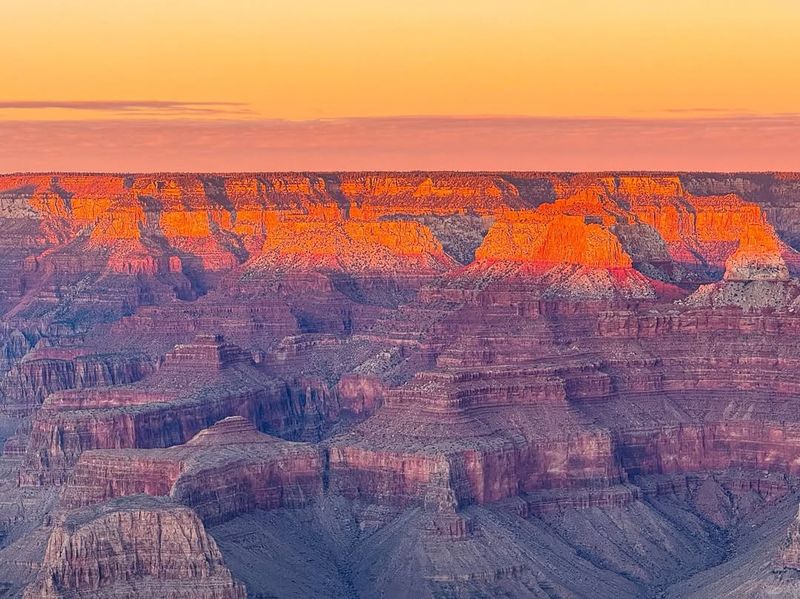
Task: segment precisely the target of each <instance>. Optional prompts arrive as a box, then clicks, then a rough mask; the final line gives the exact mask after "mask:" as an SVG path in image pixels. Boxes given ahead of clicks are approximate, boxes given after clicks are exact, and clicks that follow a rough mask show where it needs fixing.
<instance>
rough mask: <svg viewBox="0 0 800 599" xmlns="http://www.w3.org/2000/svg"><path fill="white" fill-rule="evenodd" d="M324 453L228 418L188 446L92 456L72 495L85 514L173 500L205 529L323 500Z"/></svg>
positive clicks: (82, 464)
mask: <svg viewBox="0 0 800 599" xmlns="http://www.w3.org/2000/svg"><path fill="white" fill-rule="evenodd" d="M322 469H323V460H322V456H321V455H320V452H319V450H317V449H316V448H314V447H313V446H311V445H309V444H306V443H292V442H289V441H283V440H282V439H278V438H276V437H271V436H269V435H265V434H263V433H259V432H258V431H257V430H256V429H255V427H254V426H253V424H252V423H251V422H250V421H248V420H245V419H244V418H242V417H240V416H231V417H228V418H225V419H223V420H221V421H219V422H217V423H216V424H214V425H213V426H212V427H210V428H208V429H205V430H203V431H201V432H199V433H198V434H197V435H196V436H195V437H194V438H192V439H191V440H189V441H188V442H187V443H186V444H185V445H177V446H173V447H170V448H168V449H129V450H115V451H103V450H96V451H88V452H85V453H83V454H82V455H81V458H80V460H79V461H78V464H77V466H76V468H75V471H74V473H73V475H72V476H71V479H70V482H69V485H68V486H67V488H66V489H65V492H64V498H63V499H64V505H67V506H71V507H78V506H82V505H89V504H93V503H100V502H102V501H106V500H109V499H113V498H116V497H124V496H128V495H135V494H139V493H147V494H149V495H156V496H170V497H172V498H173V499H174V500H176V501H178V502H180V503H182V504H184V505H187V506H190V507H192V508H193V509H194V511H195V512H196V513H197V514H198V515H199V516H200V517H201V518H202V519H203V521H204V522H219V521H222V520H226V519H230V518H231V517H233V516H235V515H238V514H241V513H245V512H248V511H252V510H254V509H264V510H266V509H277V508H280V507H302V506H304V505H307V504H308V503H309V502H311V501H313V500H314V499H315V498H316V497H318V496H319V495H320V494H321V492H322Z"/></svg>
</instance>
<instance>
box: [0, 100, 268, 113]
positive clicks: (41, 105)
mask: <svg viewBox="0 0 800 599" xmlns="http://www.w3.org/2000/svg"><path fill="white" fill-rule="evenodd" d="M52 109H61V110H83V111H91V112H116V113H136V114H140V115H144V116H151V115H159V114H165V115H180V114H184V115H186V114H220V115H221V114H249V113H251V112H252V111H251V110H250V108H249V107H248V105H247V104H244V103H242V102H191V101H188V102H186V101H177V100H0V110H52Z"/></svg>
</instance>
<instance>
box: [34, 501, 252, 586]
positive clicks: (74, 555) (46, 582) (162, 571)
mask: <svg viewBox="0 0 800 599" xmlns="http://www.w3.org/2000/svg"><path fill="white" fill-rule="evenodd" d="M155 595H157V596H159V597H168V598H171V599H178V598H186V599H188V598H189V597H201V598H208V599H244V597H246V593H245V589H244V585H242V584H241V583H238V582H236V581H235V580H234V579H233V577H232V576H231V573H230V571H229V570H228V569H227V568H226V566H225V563H224V561H223V559H222V555H221V554H220V552H219V549H218V548H217V544H216V543H215V542H214V539H213V538H211V537H210V536H209V535H208V534H207V533H206V531H205V528H204V527H203V524H202V523H201V522H200V520H199V519H198V518H197V516H196V515H195V514H194V513H193V512H192V511H191V510H189V509H187V508H185V507H181V506H178V505H175V504H173V503H172V502H170V501H164V500H160V499H156V498H152V497H147V496H142V495H140V496H135V497H129V498H125V499H122V500H117V501H114V502H111V503H107V504H104V505H101V506H96V507H92V508H87V509H83V510H78V511H74V512H69V513H67V514H65V515H63V516H61V517H60V518H58V519H57V521H56V522H55V524H54V526H53V531H52V532H51V534H50V539H49V541H48V543H47V550H46V552H45V557H44V562H43V564H42V569H41V572H40V574H39V577H38V578H37V580H36V581H35V582H34V583H33V584H32V585H30V586H29V587H28V588H27V589H26V590H25V594H24V596H25V597H26V598H29V599H32V598H34V597H110V596H120V597H123V596H124V597H142V598H144V597H153V596H155Z"/></svg>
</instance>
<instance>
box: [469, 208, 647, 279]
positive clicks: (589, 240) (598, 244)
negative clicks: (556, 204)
mask: <svg viewBox="0 0 800 599" xmlns="http://www.w3.org/2000/svg"><path fill="white" fill-rule="evenodd" d="M475 257H476V259H478V260H504V261H512V262H542V263H550V264H577V265H581V266H591V267H596V268H629V267H631V265H632V261H631V257H630V256H629V255H628V254H627V253H626V252H625V250H624V249H623V248H622V245H621V244H620V242H619V240H618V239H617V237H616V236H615V235H614V234H613V233H611V232H610V231H609V230H608V229H606V228H605V227H604V226H602V225H601V224H598V223H593V222H586V217H583V216H573V215H563V214H562V215H557V216H554V217H553V218H552V219H550V220H544V219H542V218H535V217H531V216H524V215H517V216H516V220H511V219H510V220H505V221H498V222H496V223H495V224H494V225H493V226H492V227H491V228H490V229H489V233H488V234H487V235H486V239H484V242H483V244H482V245H481V247H479V248H478V250H477V251H476V253H475Z"/></svg>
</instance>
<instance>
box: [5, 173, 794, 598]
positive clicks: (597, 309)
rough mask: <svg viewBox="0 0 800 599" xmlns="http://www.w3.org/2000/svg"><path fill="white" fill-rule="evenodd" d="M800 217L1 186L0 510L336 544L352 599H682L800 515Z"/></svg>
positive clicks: (779, 179) (190, 189)
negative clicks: (112, 517)
mask: <svg viewBox="0 0 800 599" xmlns="http://www.w3.org/2000/svg"><path fill="white" fill-rule="evenodd" d="M799 206H800V188H798V186H797V181H796V178H792V177H790V176H787V175H779V174H775V175H735V176H734V175H730V176H724V175H713V174H708V175H706V174H704V175H691V174H683V175H680V176H678V175H670V174H647V175H642V174H635V173H620V174H615V173H605V174H602V173H601V174H548V173H542V174H536V173H513V174H512V173H509V174H504V173H494V174H493V173H480V174H452V173H431V174H427V173H407V174H391V173H336V174H319V175H317V174H241V175H191V174H186V175H172V174H157V175H131V176H127V175H108V176H101V175H96V176H93V175H85V176H84V175H74V176H72V175H69V176H68V175H41V176H23V175H19V176H8V177H0V233H2V235H0V238H2V239H1V240H0V245H2V247H0V249H2V250H3V251H0V282H2V285H0V313H2V317H3V322H2V325H1V326H0V392H1V393H2V395H0V405H1V406H2V410H0V412H2V413H3V415H4V417H7V418H9V419H10V420H9V424H8V425H6V424H5V421H4V425H3V426H4V428H3V438H4V439H6V438H7V439H8V441H7V442H6V443H5V445H6V454H7V455H6V456H5V457H3V458H1V459H2V460H4V461H2V462H0V466H2V468H0V472H2V473H4V474H3V476H4V477H5V479H6V481H5V482H4V483H3V484H4V485H5V486H0V493H5V492H6V491H7V490H8V489H14V492H16V493H20V494H28V496H30V497H34V496H38V495H39V494H41V495H44V494H47V493H51V494H52V495H53V496H55V495H56V491H55V490H53V489H52V488H51V487H52V486H53V485H62V488H61V489H60V491H59V494H60V497H61V506H62V508H64V509H66V508H78V507H81V506H84V508H85V506H87V505H90V504H91V505H95V506H97V505H102V502H104V501H108V500H112V501H120V498H123V499H124V498H125V497H126V496H132V495H134V494H138V493H144V494H149V495H158V496H164V497H167V496H169V498H171V500H172V501H175V502H178V503H180V504H183V506H184V507H185V508H190V509H192V510H194V512H196V513H197V514H198V515H199V517H200V518H201V519H202V520H203V521H205V522H207V523H209V524H213V525H214V526H215V528H216V527H219V530H221V531H224V530H228V529H226V528H225V527H226V526H231V527H232V528H231V530H234V531H235V530H237V529H236V526H237V524H236V523H237V522H244V521H248V522H251V521H252V522H260V523H262V524H263V523H264V522H269V523H271V524H270V526H273V527H274V530H275V531H282V532H283V533H284V534H283V538H284V539H286V538H288V537H290V536H291V531H294V530H302V531H305V532H304V533H303V534H306V533H308V539H312V540H316V541H320V542H322V540H324V539H322V537H324V536H325V535H329V536H330V538H331V539H335V540H334V541H330V542H331V543H333V545H332V546H333V547H335V551H334V550H331V551H330V556H328V557H324V556H323V557H324V559H323V557H319V556H317V557H319V559H317V557H314V558H309V559H312V561H313V560H317V561H315V562H314V563H318V564H320V567H321V568H323V569H324V570H325V572H326V574H325V575H326V576H329V577H330V578H331V580H335V581H336V582H335V584H334V587H335V588H336V589H340V590H341V589H344V590H343V591H342V593H340V594H348V593H349V594H357V591H355V590H353V589H354V588H355V589H359V590H364V589H365V588H368V586H369V585H365V584H364V583H363V581H365V580H372V581H373V582H374V581H375V580H377V579H380V580H381V581H384V582H385V584H386V585H387V587H386V588H390V589H393V590H396V591H397V592H398V593H399V595H398V596H402V593H403V592H404V591H403V588H404V587H403V585H402V584H398V583H397V581H398V580H406V579H408V580H411V581H412V584H411V586H413V592H414V593H416V595H415V596H448V595H450V596H453V595H454V596H472V595H481V594H483V595H493V594H501V593H508V594H520V593H524V592H525V591H524V590H523V589H528V591H530V590H531V589H534V590H535V592H537V593H540V594H543V595H547V594H550V595H559V594H570V593H573V594H579V595H580V594H586V593H587V592H589V591H588V590H587V589H590V588H591V585H589V586H587V585H585V584H583V583H582V582H581V581H579V580H574V579H573V578H574V577H564V576H561V575H558V572H562V573H563V571H564V569H565V568H567V567H568V564H570V563H574V564H577V565H576V567H577V568H578V569H579V571H580V572H582V573H583V574H582V576H585V579H586V580H593V581H599V582H597V584H598V585H600V586H601V587H602V589H603V590H602V593H600V596H619V597H635V596H642V595H647V594H648V593H650V594H653V593H655V592H656V590H658V592H662V590H664V589H666V588H667V587H668V586H669V585H672V584H673V583H675V582H677V578H679V577H681V576H688V575H689V574H692V572H690V571H689V570H691V569H692V568H694V570H697V569H700V568H709V567H711V566H713V565H714V564H716V563H718V562H719V561H720V560H722V559H723V558H724V557H725V556H726V555H734V554H736V552H737V551H738V550H739V546H738V545H736V544H735V542H734V541H730V543H729V540H735V539H738V538H749V537H746V536H741V535H745V533H744V532H742V530H745V528H746V527H747V526H749V523H750V522H760V524H759V526H762V525H764V523H763V521H760V520H758V518H760V517H761V516H760V514H766V513H771V512H770V510H773V509H775V510H777V509H778V508H779V507H780V505H782V504H781V502H785V501H793V500H794V499H793V494H794V493H796V489H797V477H798V476H800V470H799V469H798V463H800V410H798V405H797V402H796V397H797V396H798V394H799V393H800V377H798V375H797V372H800V371H799V370H798V367H800V356H798V355H797V349H796V344H795V343H794V341H793V340H794V339H795V338H796V336H797V335H798V334H800V317H798V315H797V312H796V306H797V301H798V298H800V286H799V285H798V282H797V279H796V277H797V275H798V273H799V272H800V268H799V267H800V257H798V254H797V252H795V250H794V249H793V245H796V244H797V243H798V240H800V225H798V224H797V223H800V207H799ZM223 335H224V337H223ZM300 441H302V442H300ZM20 454H24V455H23V456H22V458H21V459H20ZM7 504H8V505H12V504H13V502H12V501H10V500H9V501H8V502H7ZM4 505H5V504H4ZM84 508H82V509H84ZM93 509H96V510H102V509H103V508H98V507H95V508H93ZM172 509H173V508H170V510H172ZM174 509H184V508H174ZM345 512H346V513H345ZM87 513H88V512H87ZM92 513H94V512H92ZM43 522H44V520H43ZM302 522H314V523H316V524H315V526H317V525H318V526H319V527H321V528H322V529H324V530H325V531H326V532H325V533H324V534H322V533H319V534H317V535H316V536H315V535H314V534H311V533H309V532H308V530H307V529H306V528H304V526H305V525H304V524H302ZM343 522H346V524H342V523H343ZM282 523H283V524H282ZM284 525H285V526H284ZM15 526H16V525H15ZM282 527H283V528H282ZM595 527H596V528H595ZM7 530H8V533H6V532H5V531H6V529H4V528H1V527H0V535H2V534H9V535H13V534H16V533H15V532H14V531H13V530H12V529H11V528H10V527H7ZM520 530H524V531H527V532H528V533H530V538H527V537H526V539H522V537H520V536H519V534H520V533H519V532H518V531H520ZM595 530H600V531H603V534H605V535H610V536H611V538H613V541H612V542H611V543H610V544H606V545H603V544H602V543H600V541H598V540H597V539H598V534H596V532H591V531H595ZM287 531H288V532H287ZM515 531H517V532H515ZM587 531H589V532H587ZM784 532H785V527H784V529H783V530H782V531H781V534H783V533H784ZM240 533H241V531H240V532H239V533H237V534H235V535H233V537H232V538H228V540H227V543H226V547H227V549H225V550H226V551H229V552H231V555H236V556H238V558H237V559H241V560H242V561H243V563H246V562H247V559H249V557H247V556H249V554H248V553H246V552H245V554H244V555H245V557H242V555H243V554H242V553H241V552H243V551H245V549H244V548H243V546H242V545H241V543H242V542H243V541H242V540H241V539H242V538H244V537H248V538H249V535H256V536H257V532H255V531H247V534H246V535H243V534H240ZM373 533H375V534H374V535H373ZM534 533H535V534H534ZM198 534H199V533H198ZM276 534H277V532H276ZM526 534H527V533H526ZM765 534H766V533H765ZM320 535H321V536H320ZM371 535H372V536H371ZM537 535H540V536H541V538H543V539H545V538H546V539H549V541H548V543H547V544H548V546H549V547H550V549H547V548H544V547H543V546H540V545H541V544H539V543H538V542H537V541H536V540H535V539H536V538H539V536H537ZM737 535H739V536H737ZM770 535H772V533H770ZM599 536H602V535H599ZM772 536H774V535H772ZM790 536H791V535H790ZM9 538H10V537H9ZM348 538H349V539H354V540H352V544H350V545H348V544H347V542H345V540H343V539H348ZM657 539H661V540H663V539H669V540H670V541H669V543H667V544H668V545H669V549H666V548H664V547H662V545H665V543H664V542H660V541H657ZM329 540H330V539H329ZM316 541H315V542H316ZM59 542H60V541H59ZM81 542H82V541H81ZM292 542H294V539H293V541H292ZM325 542H327V541H325ZM659 542H660V543H661V545H659ZM270 543H271V542H269V543H267V542H264V541H263V540H260V539H256V540H254V541H253V544H254V546H255V549H253V548H252V547H251V548H250V549H252V550H253V551H256V553H258V552H259V551H261V552H263V551H266V549H264V548H265V547H267V548H270V547H272V545H271V544H270ZM298 543H299V541H298ZM370 543H374V545H371V544H370ZM0 544H2V540H0ZM278 544H279V545H281V546H287V547H289V546H291V547H293V546H294V545H293V544H292V543H286V542H284V543H283V544H281V543H278ZM459 544H460V545H459ZM562 545H563V546H562ZM777 546H778V544H777V542H776V544H774V545H773V549H774V548H775V547H777ZM91 547H92V548H91V552H89V551H87V554H86V555H87V556H89V555H90V554H91V555H93V556H97V555H98V554H99V553H102V550H103V548H102V547H100V546H97V545H92V546H91ZM315 547H316V546H315ZM364 547H374V552H375V555H372V554H371V553H370V551H366V550H364ZM418 547H421V548H424V551H423V550H422V549H419V551H418V552H416V553H415V551H417V550H416V549H414V551H411V549H409V548H412V549H413V548H418ZM553 547H558V549H557V550H555V549H552V548H553ZM250 549H248V551H249V550H250ZM790 549H791V547H789V549H787V551H789V552H790V553H791V551H790ZM315 550H316V549H315ZM5 551H6V549H5V548H4V547H3V546H2V545H0V554H2V553H3V552H5ZM198 551H199V552H198ZM320 551H322V550H321V549H320ZM363 551H366V553H364V554H363V555H364V557H363V559H362V558H358V559H356V558H355V557H353V556H359V555H362V552H363ZM409 551H411V553H413V555H415V556H416V557H415V558H414V559H416V560H418V561H417V562H414V563H413V564H411V565H409V563H410V562H408V561H407V560H404V558H401V557H400V556H404V555H406V554H408V553H409ZM420 552H421V553H420ZM697 552H700V553H702V555H701V556H700V557H691V558H690V557H687V556H690V555H693V553H697ZM189 553H190V554H191V555H192V556H195V557H193V558H192V559H195V558H197V556H200V555H201V554H202V555H206V553H204V550H198V548H197V547H193V548H192V549H191V551H190V552H189ZM323 553H324V552H323ZM323 553H320V554H319V555H320V556H322V555H323ZM71 555H72V554H70V553H69V551H67V552H66V553H64V554H63V555H61V557H59V558H58V559H57V560H55V559H54V560H52V561H51V562H48V563H49V564H50V565H48V566H47V567H48V568H51V570H50V571H52V572H54V571H61V570H59V568H61V569H63V568H67V569H68V568H69V567H70V566H69V565H68V564H69V563H70V559H71ZM259 555H261V554H260V553H259ZM274 555H276V556H277V553H275V554H274ZM292 555H294V554H292ZM301 555H304V554H303V553H302V552H299V553H297V556H301ZM314 555H315V556H316V555H317V554H316V553H315V554H314ZM326 555H327V554H326ZM297 556H295V557H297ZM448 556H449V557H448ZM576 556H577V557H576ZM278 557H281V556H278ZM283 557H285V556H283ZM295 557H292V558H291V559H289V558H286V561H284V562H282V561H280V559H278V561H276V562H275V563H279V564H284V563H285V564H290V563H294V564H296V563H299V562H304V561H305V558H299V557H297V559H295ZM2 558H3V556H2V555H0V559H2ZM329 558H330V559H329ZM584 558H585V559H584ZM87 559H89V557H87ZM91 559H92V560H94V559H95V557H92V558H91ZM202 559H206V558H205V557H204V558H202ZM281 559H282V558H281ZM770 559H772V558H770ZM348 560H355V561H348ZM448 560H450V561H448ZM570 560H572V562H570ZM56 561H60V563H61V564H62V565H60V566H56V565H55V562H56ZM789 561H791V560H790V559H789V558H787V562H786V563H787V564H788V563H789ZM662 562H663V563H664V564H670V565H668V566H667V565H665V566H664V572H661V573H659V572H660V570H659V568H660V565H661V563H662ZM0 563H5V562H2V561H0ZM309 563H310V562H309ZM65 564H66V565H65ZM322 564H327V566H323V565H322ZM332 564H333V565H332ZM686 564H691V567H690V568H687V567H685V566H686ZM238 565H241V564H239V562H237V566H238ZM334 566H335V567H334ZM385 566H386V568H385ZM53 568H54V569H53ZM351 568H352V569H351ZM387 568H388V569H387ZM279 570H280V569H279V568H277V567H276V568H275V577H276V579H280V580H283V583H281V584H283V585H284V586H282V587H281V588H282V589H283V590H286V594H289V595H290V594H291V591H289V590H287V589H290V588H292V585H291V584H289V582H291V581H290V580H289V575H288V574H286V573H285V572H282V571H279ZM63 571H64V572H66V571H67V570H63ZM198 571H199V572H202V571H203V569H202V568H200V570H198ZM240 571H241V572H243V573H244V574H246V575H247V576H250V577H251V578H250V579H248V584H253V585H255V587H253V588H258V589H259V591H258V592H263V593H265V594H267V593H270V592H272V591H271V590H270V586H269V582H268V581H267V582H265V581H264V580H260V579H259V578H258V576H256V575H255V574H253V572H252V571H250V570H249V569H248V568H247V567H241V569H240ZM289 571H291V572H292V573H293V574H292V576H295V578H298V576H299V575H297V574H294V572H296V571H295V570H292V569H291V568H289ZM298 571H300V572H302V577H301V578H302V579H303V580H310V579H312V578H313V576H314V575H313V574H309V572H307V571H305V570H302V569H301V570H298ZM791 571H792V567H791V566H786V568H783V569H782V570H781V572H782V574H780V575H779V576H778V579H780V580H778V579H776V580H773V582H775V583H776V584H778V583H781V584H782V583H783V582H785V581H786V580H787V579H788V577H790V576H791ZM120 572H121V570H120ZM342 572H344V573H346V574H342ZM420 572H424V573H425V574H424V575H422V574H420ZM761 574H763V573H761ZM761 574H759V576H761ZM43 576H44V575H43ZM698 576H699V574H698ZM781 577H783V578H781ZM45 578H47V577H44V578H42V579H41V580H39V581H38V582H37V585H42V584H44V581H45ZM20 580H21V578H20ZM47 580H55V579H53V578H52V577H50V578H47ZM92 580H93V579H92ZM92 580H82V581H79V582H75V586H74V587H72V588H73V589H74V590H75V592H76V593H78V596H80V592H86V591H91V592H95V591H96V590H97V589H95V588H94V587H92V586H91V585H93V584H94V582H92ZM698 580H699V579H698ZM759 580H760V579H759ZM765 580H766V579H765ZM776 581H777V582H776ZM12 582H13V584H21V583H20V582H18V581H12ZM701 582H702V584H700V583H701ZM0 583H3V580H2V578H0ZM9 584H10V583H9ZM48 584H50V583H48ZM59 584H61V583H59ZM70 584H71V583H70ZM115 584H116V583H115ZM748 584H749V583H748ZM753 584H755V583H753ZM770 584H771V583H770ZM86 585H89V586H86ZM359 585H361V586H359ZM393 585H394V586H393ZM703 585H706V582H703V581H700V582H698V586H697V589H701V588H711V587H707V586H703ZM712 586H713V585H712ZM0 588H2V587H0ZM32 588H34V587H32ZM35 588H37V589H40V588H44V587H42V586H37V587H35ZM64 588H66V587H64ZM303 588H306V587H303ZM332 588H333V587H332ZM714 588H716V587H714ZM741 588H748V589H749V588H751V587H741ZM93 589H94V590H93ZM321 589H322V587H321V586H319V585H316V584H311V583H309V586H308V588H306V590H307V591H308V592H309V593H310V594H317V595H320V596H324V595H325V592H324V590H321ZM348 589H349V590H348ZM31 592H33V591H31ZM48 592H49V591H48ZM97 592H101V591H97ZM226 592H227V591H226ZM665 592H666V591H665ZM698 592H700V591H698ZM251 593H255V591H253V590H252V589H251ZM273 594H279V593H273ZM367 594H368V593H367ZM408 594H412V592H411V591H409V592H408Z"/></svg>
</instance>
